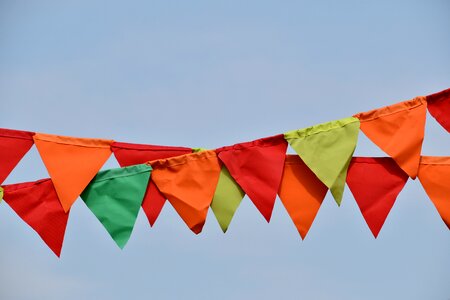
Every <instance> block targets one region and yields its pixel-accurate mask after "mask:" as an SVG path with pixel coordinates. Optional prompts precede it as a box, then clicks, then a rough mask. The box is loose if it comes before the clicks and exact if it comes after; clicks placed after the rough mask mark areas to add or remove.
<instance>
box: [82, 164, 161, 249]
mask: <svg viewBox="0 0 450 300" xmlns="http://www.w3.org/2000/svg"><path fill="white" fill-rule="evenodd" d="M151 169H152V168H151V167H150V166H147V165H145V164H142V165H135V166H130V167H124V168H117V169H111V170H105V171H100V172H99V173H98V174H97V175H96V176H95V177H94V179H93V180H92V181H91V183H89V185H88V186H87V188H86V189H85V190H84V191H83V193H82V194H81V198H82V199H83V201H84V202H85V203H86V205H87V207H89V209H90V210H91V211H92V213H93V214H94V215H95V216H96V217H97V219H98V220H99V221H100V222H101V223H102V224H103V226H104V227H105V229H106V230H107V231H108V233H109V234H110V235H111V237H112V238H113V240H114V241H115V242H116V244H117V246H119V247H120V248H121V249H122V248H123V247H125V245H126V244H127V242H128V240H129V239H130V236H131V232H132V231H133V227H134V223H135V222H136V218H137V215H138V213H139V208H140V207H141V204H142V200H143V199H144V194H145V190H146V189H147V184H148V180H149V178H150V171H151Z"/></svg>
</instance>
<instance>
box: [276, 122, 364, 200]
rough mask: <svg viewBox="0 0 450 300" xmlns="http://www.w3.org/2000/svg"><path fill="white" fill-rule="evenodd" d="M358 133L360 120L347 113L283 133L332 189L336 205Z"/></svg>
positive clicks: (340, 196)
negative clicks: (340, 117) (346, 115)
mask: <svg viewBox="0 0 450 300" xmlns="http://www.w3.org/2000/svg"><path fill="white" fill-rule="evenodd" d="M358 133H359V120H358V119H357V118H354V117H350V118H345V119H340V120H337V121H331V122H328V123H323V124H318V125H315V126H312V127H308V128H304V129H299V130H293V131H289V132H286V133H285V134H284V137H285V139H286V140H287V141H288V143H289V144H290V145H291V147H292V148H293V149H294V150H295V152H297V154H298V155H299V156H300V157H301V159H302V160H303V161H304V162H305V164H306V165H307V166H308V167H309V168H310V169H311V170H312V171H313V172H314V174H316V176H317V177H318V178H319V179H320V180H321V181H322V182H323V183H324V184H325V185H326V186H327V187H328V188H329V189H330V190H331V193H332V194H333V197H334V199H335V200H336V202H337V204H338V205H340V204H341V201H342V194H343V192H344V186H345V179H346V176H347V169H348V166H349V164H350V160H351V158H352V156H353V152H354V151H355V147H356V143H357V141H358Z"/></svg>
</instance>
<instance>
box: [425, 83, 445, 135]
mask: <svg viewBox="0 0 450 300" xmlns="http://www.w3.org/2000/svg"><path fill="white" fill-rule="evenodd" d="M427 102H428V111H429V112H430V114H431V115H432V116H433V117H434V118H435V119H436V121H438V122H439V124H441V125H442V127H444V128H445V129H446V130H447V131H448V132H449V133H450V89H446V90H443V91H441V92H439V93H435V94H432V95H428V96H427Z"/></svg>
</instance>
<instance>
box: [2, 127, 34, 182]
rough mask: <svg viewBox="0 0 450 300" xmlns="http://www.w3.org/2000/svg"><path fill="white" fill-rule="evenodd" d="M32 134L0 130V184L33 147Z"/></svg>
mask: <svg viewBox="0 0 450 300" xmlns="http://www.w3.org/2000/svg"><path fill="white" fill-rule="evenodd" d="M33 135H34V132H28V131H20V130H12V129H3V128H0V184H1V183H2V182H3V181H5V179H6V177H8V175H9V173H11V171H12V170H14V168H15V167H16V166H17V164H18V163H19V161H20V160H21V159H22V158H23V157H24V156H25V154H27V152H28V150H30V148H31V147H32V146H33V143H34V142H33Z"/></svg>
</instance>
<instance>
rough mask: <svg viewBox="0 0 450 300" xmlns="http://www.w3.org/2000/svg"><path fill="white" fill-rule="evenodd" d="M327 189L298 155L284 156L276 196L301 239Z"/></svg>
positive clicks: (314, 216)
mask: <svg viewBox="0 0 450 300" xmlns="http://www.w3.org/2000/svg"><path fill="white" fill-rule="evenodd" d="M327 191H328V188H327V187H326V185H325V184H323V183H322V181H320V179H319V178H317V176H316V175H315V174H314V173H313V172H312V171H311V169H310V168H309V167H308V166H307V165H306V164H305V163H304V162H303V161H302V159H301V158H300V156H298V155H286V161H285V163H284V171H283V178H282V180H281V184H280V189H279V191H278V195H279V196H280V199H281V202H282V203H283V205H284V207H285V208H286V210H287V212H288V214H289V216H290V217H291V219H292V221H293V222H294V224H295V226H296V227H297V230H298V232H299V233H300V236H301V237H302V239H304V238H305V237H306V234H307V233H308V231H309V228H310V227H311V225H312V223H313V222H314V219H315V218H316V215H317V212H318V211H319V208H320V206H321V205H322V201H323V199H324V198H325V195H326V194H327Z"/></svg>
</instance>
